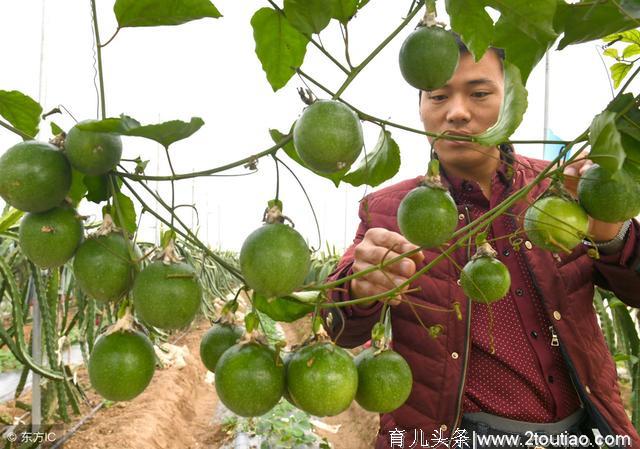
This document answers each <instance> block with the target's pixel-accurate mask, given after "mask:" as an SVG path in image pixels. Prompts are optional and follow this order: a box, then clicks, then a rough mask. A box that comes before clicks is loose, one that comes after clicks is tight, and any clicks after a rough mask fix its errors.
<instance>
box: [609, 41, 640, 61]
mask: <svg viewBox="0 0 640 449" xmlns="http://www.w3.org/2000/svg"><path fill="white" fill-rule="evenodd" d="M607 50H609V49H607ZM636 55H640V45H638V44H629V45H627V46H626V47H625V48H624V50H622V57H623V58H624V59H629V58H630V57H632V56H636Z"/></svg>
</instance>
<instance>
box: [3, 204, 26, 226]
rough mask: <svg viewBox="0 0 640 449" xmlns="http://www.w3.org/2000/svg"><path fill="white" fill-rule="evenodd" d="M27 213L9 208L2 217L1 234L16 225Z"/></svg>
mask: <svg viewBox="0 0 640 449" xmlns="http://www.w3.org/2000/svg"><path fill="white" fill-rule="evenodd" d="M24 214H25V213H24V212H23V211H21V210H19V209H15V208H13V207H9V208H8V210H6V211H5V213H4V214H2V217H0V232H5V231H7V230H8V229H9V228H11V227H12V226H14V225H16V224H17V223H18V221H20V218H22V216H23V215H24Z"/></svg>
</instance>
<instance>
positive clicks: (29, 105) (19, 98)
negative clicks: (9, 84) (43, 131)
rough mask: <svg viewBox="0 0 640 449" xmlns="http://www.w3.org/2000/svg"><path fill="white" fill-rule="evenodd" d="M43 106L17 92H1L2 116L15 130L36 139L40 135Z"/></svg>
mask: <svg viewBox="0 0 640 449" xmlns="http://www.w3.org/2000/svg"><path fill="white" fill-rule="evenodd" d="M41 114H42V106H40V105H39V104H38V102H37V101H35V100H34V99H33V98H31V97H29V96H28V95H25V94H23V93H22V92H18V91H17V90H0V115H1V116H2V117H4V118H5V119H6V120H7V121H8V122H9V123H11V125H13V127H14V128H16V129H18V130H20V131H22V132H23V133H25V134H28V135H29V136H31V137H33V138H35V136H36V135H37V134H38V125H39V124H40V115H41Z"/></svg>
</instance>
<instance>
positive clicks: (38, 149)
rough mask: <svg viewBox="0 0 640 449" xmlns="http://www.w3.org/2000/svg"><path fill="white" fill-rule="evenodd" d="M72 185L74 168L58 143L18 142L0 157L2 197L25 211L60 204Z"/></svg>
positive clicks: (0, 194) (50, 207)
mask: <svg viewBox="0 0 640 449" xmlns="http://www.w3.org/2000/svg"><path fill="white" fill-rule="evenodd" d="M70 188H71V167H70V166H69V162H68V161H67V158H66V157H64V154H62V152H60V151H59V150H58V148H56V147H55V146H53V145H51V144H49V143H44V142H36V141H34V140H31V141H27V142H21V143H18V144H16V145H14V146H12V147H11V148H9V149H8V150H7V151H6V152H5V153H4V154H3V155H2V157H0V196H2V199H4V200H5V201H6V202H7V204H9V205H11V206H13V207H15V208H17V209H20V210H23V211H25V212H44V211H47V210H49V209H52V208H54V207H56V206H59V205H60V204H61V203H62V201H63V200H64V198H65V197H66V196H67V194H68V193H69V189H70Z"/></svg>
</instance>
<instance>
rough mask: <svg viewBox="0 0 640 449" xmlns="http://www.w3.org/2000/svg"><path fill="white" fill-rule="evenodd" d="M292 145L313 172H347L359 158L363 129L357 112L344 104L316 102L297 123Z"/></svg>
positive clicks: (326, 101)
mask: <svg viewBox="0 0 640 449" xmlns="http://www.w3.org/2000/svg"><path fill="white" fill-rule="evenodd" d="M293 144H294V146H295V149H296V151H297V153H298V155H299V156H300V159H302V160H303V161H304V163H305V164H306V165H307V166H308V167H309V168H311V169H312V170H314V171H316V172H319V173H334V172H338V171H341V170H344V169H348V168H349V167H350V166H351V164H353V162H354V161H355V160H356V159H357V158H358V155H360V151H361V150H362V146H363V144H364V140H363V137H362V126H361V125H360V120H359V119H358V116H357V115H356V113H355V112H353V111H352V110H351V109H350V108H349V107H348V106H346V105H344V104H343V103H340V102H339V101H334V100H318V101H316V102H315V103H313V104H312V105H311V106H309V107H307V108H306V109H305V110H304V112H303V113H302V115H301V116H300V118H299V119H298V120H297V121H296V123H295V125H294V127H293Z"/></svg>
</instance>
